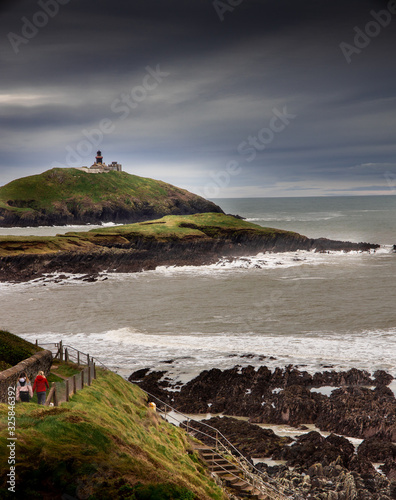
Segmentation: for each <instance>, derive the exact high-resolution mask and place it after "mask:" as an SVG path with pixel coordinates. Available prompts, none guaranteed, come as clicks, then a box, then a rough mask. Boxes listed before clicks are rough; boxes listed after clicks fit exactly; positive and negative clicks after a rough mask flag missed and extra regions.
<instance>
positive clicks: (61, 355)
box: [59, 341, 63, 361]
mask: <svg viewBox="0 0 396 500" xmlns="http://www.w3.org/2000/svg"><path fill="white" fill-rule="evenodd" d="M59 359H60V360H61V361H63V343H62V341H60V342H59Z"/></svg>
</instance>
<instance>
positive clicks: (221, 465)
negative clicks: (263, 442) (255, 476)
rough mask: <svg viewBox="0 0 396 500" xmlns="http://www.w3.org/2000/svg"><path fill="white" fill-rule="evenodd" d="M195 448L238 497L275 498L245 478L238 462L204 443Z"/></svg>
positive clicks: (262, 499)
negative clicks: (228, 458)
mask: <svg viewBox="0 0 396 500" xmlns="http://www.w3.org/2000/svg"><path fill="white" fill-rule="evenodd" d="M194 448H195V450H197V451H198V453H199V455H200V456H201V458H202V460H203V461H204V462H206V464H207V465H208V468H209V470H210V471H211V472H212V473H214V474H216V475H217V476H218V477H219V478H220V479H221V481H222V482H223V483H225V484H226V486H228V488H229V489H230V490H231V492H232V494H234V495H235V496H237V497H238V498H250V499H254V500H273V499H274V498H275V497H274V496H268V495H267V494H265V493H262V492H261V491H260V490H259V489H257V488H256V487H255V486H254V484H252V483H251V482H250V481H248V480H246V479H244V477H243V470H242V469H241V468H240V467H239V466H238V464H236V463H234V462H231V461H229V460H227V459H226V458H225V457H224V456H223V455H221V454H220V453H218V452H217V451H216V450H214V449H213V448H210V447H209V446H205V445H202V444H194ZM279 499H281V497H279Z"/></svg>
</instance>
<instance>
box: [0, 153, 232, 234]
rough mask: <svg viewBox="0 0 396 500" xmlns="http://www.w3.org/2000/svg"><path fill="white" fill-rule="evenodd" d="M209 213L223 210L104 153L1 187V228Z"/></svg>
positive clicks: (95, 222) (124, 221) (138, 220)
mask: <svg viewBox="0 0 396 500" xmlns="http://www.w3.org/2000/svg"><path fill="white" fill-rule="evenodd" d="M87 174H101V175H87ZM205 212H217V213H223V211H222V209H221V208H220V207H219V206H217V205H215V204H214V203H212V202H210V201H208V200H206V199H204V198H202V197H201V196H198V195H196V194H193V193H190V192H189V191H187V190H185V189H181V188H179V187H176V186H173V185H171V184H167V183H166V182H162V181H157V180H154V179H149V178H146V177H139V176H137V175H132V174H128V173H127V172H123V171H122V165H121V164H119V163H117V162H116V161H113V162H111V163H110V164H106V163H105V162H104V161H103V156H102V152H101V151H98V152H97V155H96V157H95V161H94V163H93V165H91V166H90V167H84V166H83V167H80V168H53V169H51V170H47V171H46V172H43V173H42V174H38V175H31V176H29V177H22V178H20V179H16V180H14V181H12V182H10V183H8V184H6V185H5V186H2V187H0V227H37V226H65V225H81V224H101V223H103V222H114V223H118V224H128V223H134V222H141V221H146V220H150V219H158V218H159V217H164V216H166V215H190V214H196V213H205Z"/></svg>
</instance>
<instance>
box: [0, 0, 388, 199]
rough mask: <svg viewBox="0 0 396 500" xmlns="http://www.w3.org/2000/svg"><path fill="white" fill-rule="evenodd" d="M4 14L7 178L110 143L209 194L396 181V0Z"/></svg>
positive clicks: (133, 165)
mask: <svg viewBox="0 0 396 500" xmlns="http://www.w3.org/2000/svg"><path fill="white" fill-rule="evenodd" d="M1 5H2V6H1V7H0V15H1V21H0V49H1V52H0V58H1V79H0V132H1V142H0V185H3V184H5V183H7V182H9V181H11V180H13V179H15V178H18V177H21V176H25V175H31V174H35V173H39V172H43V171H45V170H48V169H50V168H52V167H54V166H64V167H75V166H83V165H91V164H92V163H93V161H94V156H95V154H96V151H97V149H101V151H102V153H103V156H104V161H105V162H111V161H118V162H119V163H122V165H123V169H124V170H125V171H127V172H129V173H134V174H137V175H140V176H144V177H151V178H155V179H162V180H164V181H166V182H170V183H172V184H175V185H178V186H180V187H183V188H186V189H189V190H191V191H193V192H196V193H198V194H201V195H203V196H205V197H208V198H217V197H245V196H322V195H325V196H328V195H340V194H345V195H348V194H392V193H393V191H394V189H395V188H396V141H395V135H396V68H395V65H396V62H395V61H396V58H395V47H396V44H395V40H396V1H395V0H392V1H390V2H386V1H378V0H377V1H374V0H356V1H354V0H350V1H349V0H342V1H341V0H332V1H329V0H305V1H304V0H301V1H297V0H224V1H223V0H215V1H213V0H133V1H126V0H113V1H109V0H41V1H34V0H21V1H19V0H12V1H9V2H7V1H6V2H4V1H3V3H2V4H1ZM45 11H47V13H46V12H45Z"/></svg>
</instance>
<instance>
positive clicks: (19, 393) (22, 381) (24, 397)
mask: <svg viewBox="0 0 396 500" xmlns="http://www.w3.org/2000/svg"><path fill="white" fill-rule="evenodd" d="M32 397H33V390H32V384H31V383H30V380H29V378H28V376H27V375H26V373H25V372H22V373H21V374H20V375H19V379H18V383H17V390H16V400H17V401H21V402H23V403H29V401H30V399H31V398H32Z"/></svg>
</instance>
